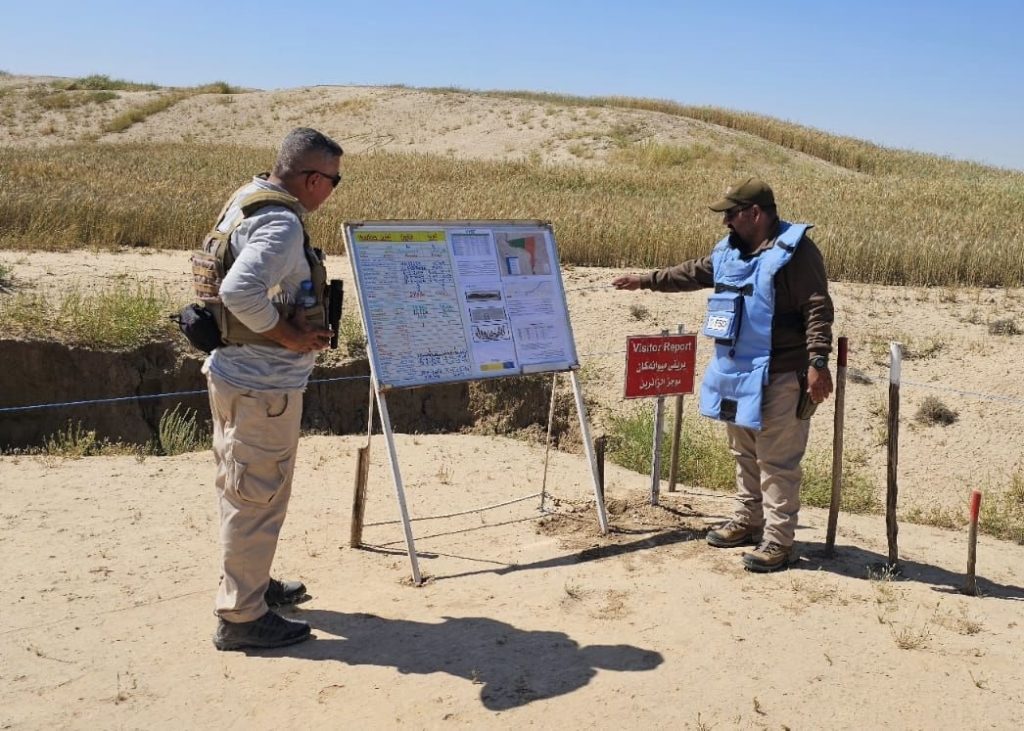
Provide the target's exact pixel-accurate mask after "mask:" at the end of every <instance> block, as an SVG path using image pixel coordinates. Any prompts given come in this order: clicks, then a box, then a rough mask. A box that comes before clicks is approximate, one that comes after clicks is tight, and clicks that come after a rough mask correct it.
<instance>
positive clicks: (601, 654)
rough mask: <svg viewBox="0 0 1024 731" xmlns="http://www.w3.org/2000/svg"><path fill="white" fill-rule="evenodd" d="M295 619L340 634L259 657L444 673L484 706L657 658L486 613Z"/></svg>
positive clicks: (544, 693)
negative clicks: (476, 688) (435, 619)
mask: <svg viewBox="0 0 1024 731" xmlns="http://www.w3.org/2000/svg"><path fill="white" fill-rule="evenodd" d="M299 616H301V618H302V619H303V620H305V621H307V622H309V624H310V626H312V627H313V629H317V630H322V631H323V632H326V633H329V634H332V635H338V636H340V637H343V638H344V639H334V638H330V639H327V638H322V637H321V638H319V639H316V640H315V641H313V642H306V643H303V644H300V645H295V646H293V647H287V648H282V649H280V650H270V651H267V650H261V651H259V652H258V654H260V655H264V654H266V653H268V652H270V653H273V654H275V655H277V654H284V655H289V656H292V657H301V658H304V659H307V660H335V661H338V662H343V663H345V664H347V665H380V666H384V667H393V668H395V669H396V670H398V672H400V673H421V674H429V673H449V674H450V675H455V676H458V677H460V678H465V679H466V680H468V681H470V682H472V683H474V684H477V685H480V686H482V687H481V688H480V700H481V702H482V703H483V705H484V706H485V707H486V708H487V709H488V710H491V711H505V710H508V709H510V708H516V707H519V706H524V705H526V704H527V703H530V702H532V701H536V700H540V699H543V698H552V697H554V696H559V695H564V694H566V693H571V692H572V691H574V690H577V689H579V688H582V687H583V686H585V685H586V684H587V683H589V682H590V679H591V678H593V677H594V676H595V675H597V670H598V669H604V670H617V671H620V672H624V671H638V670H653V669H654V668H656V667H658V666H659V665H660V664H661V663H662V662H663V661H664V658H663V657H662V655H661V654H660V653H658V652H654V651H651V650H643V649H641V648H638V647H633V646H631V645H590V646H587V647H581V646H580V645H579V643H578V642H576V641H575V640H573V639H572V638H570V637H569V636H568V635H567V634H566V633H564V632H552V631H544V630H522V629H519V628H517V627H513V626H512V625H510V624H507V623H505V622H499V621H497V620H493V619H488V618H486V617H445V618H444V621H443V622H440V623H430V622H413V621H410V620H404V619H386V618H384V617H378V616H376V615H373V614H345V613H343V612H334V611H329V610H323V609H313V610H309V611H305V612H301V613H300V615H299Z"/></svg>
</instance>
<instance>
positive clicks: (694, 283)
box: [640, 231, 835, 373]
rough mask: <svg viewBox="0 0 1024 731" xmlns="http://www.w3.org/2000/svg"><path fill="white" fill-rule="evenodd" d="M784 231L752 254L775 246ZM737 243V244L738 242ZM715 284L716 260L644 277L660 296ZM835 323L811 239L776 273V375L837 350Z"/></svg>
mask: <svg viewBox="0 0 1024 731" xmlns="http://www.w3.org/2000/svg"><path fill="white" fill-rule="evenodd" d="M777 236H778V232H777V231H776V233H774V234H773V235H772V236H771V238H769V239H767V240H765V241H764V242H762V243H761V245H760V246H758V247H757V248H756V249H755V250H754V252H753V253H752V254H749V255H748V256H758V255H759V254H760V253H761V252H762V251H765V250H766V249H770V248H771V247H772V246H775V239H776V237H777ZM733 245H735V244H733ZM714 286H715V276H714V271H713V269H712V265H711V257H710V256H705V257H702V258H700V259H691V260H690V261H684V262H683V263H682V264H677V265H676V266H674V267H669V268H667V269H659V270H657V271H654V272H651V273H650V274H646V275H643V276H642V277H641V281H640V287H641V289H651V290H654V291H656V292H692V291H695V290H698V289H703V288H705V287H714ZM834 319H835V315H834V311H833V309H832V298H831V297H829V294H828V278H827V277H826V275H825V261H824V259H822V256H821V251H820V250H819V249H818V247H817V245H815V243H814V242H813V241H812V240H811V239H810V237H808V236H804V237H803V239H801V240H800V244H799V245H798V246H797V247H796V251H795V252H793V258H792V259H790V260H789V263H788V264H786V266H784V267H782V269H780V270H779V271H778V273H777V274H776V275H775V319H774V321H773V323H772V357H771V365H770V366H769V368H768V370H769V371H770V372H771V373H785V372H787V371H801V370H804V369H805V368H807V362H808V359H809V358H810V357H811V356H813V355H828V354H829V353H831V352H832V322H833V320H834Z"/></svg>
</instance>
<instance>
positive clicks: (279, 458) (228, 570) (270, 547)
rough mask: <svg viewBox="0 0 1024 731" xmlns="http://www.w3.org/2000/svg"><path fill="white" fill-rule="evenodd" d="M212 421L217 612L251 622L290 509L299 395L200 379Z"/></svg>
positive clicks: (262, 605) (259, 609) (259, 611)
mask: <svg viewBox="0 0 1024 731" xmlns="http://www.w3.org/2000/svg"><path fill="white" fill-rule="evenodd" d="M206 380H207V383H208V384H209V389H210V411H211V412H212V414H213V454H214V457H215V458H216V461H217V480H216V485H217V502H218V505H219V509H220V543H221V554H222V559H223V577H222V578H221V582H220V589H219V590H218V591H217V603H216V613H217V614H218V615H219V616H220V617H222V618H223V619H225V620H227V621H229V622H250V621H252V620H254V619H258V618H259V617H261V616H263V615H264V614H265V613H266V612H267V604H266V602H265V601H264V599H263V594H264V593H265V592H266V590H267V585H268V584H269V583H270V565H271V563H273V561H274V553H275V551H276V550H277V538H278V535H279V534H280V532H281V526H282V524H283V523H284V517H285V513H286V512H287V510H288V498H289V497H290V496H291V490H292V473H293V472H294V470H295V452H296V449H297V448H298V444H299V426H300V423H301V419H302V391H254V390H247V389H239V388H235V387H234V386H232V385H230V384H228V383H226V382H225V381H223V380H221V379H219V378H217V377H216V376H215V375H213V374H212V373H207V374H206Z"/></svg>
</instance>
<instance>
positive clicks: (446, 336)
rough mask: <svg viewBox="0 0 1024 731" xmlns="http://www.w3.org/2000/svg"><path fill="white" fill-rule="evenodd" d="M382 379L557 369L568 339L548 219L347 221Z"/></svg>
mask: <svg viewBox="0 0 1024 731" xmlns="http://www.w3.org/2000/svg"><path fill="white" fill-rule="evenodd" d="M345 238H346V243H347V245H348V251H349V259H350V261H351V263H352V268H353V272H354V274H355V280H356V289H357V292H358V295H359V304H360V306H361V307H362V311H363V320H364V325H365V326H366V334H367V349H368V351H369V354H370V359H371V363H372V365H373V367H374V372H375V373H376V374H377V380H378V382H379V383H380V386H381V387H382V388H402V387H409V386H421V385H426V384H430V383H444V382H450V381H468V380H476V379H481V378H493V377H498V376H510V375H519V374H524V373H542V372H551V371H565V370H569V369H571V368H575V367H576V366H577V365H578V362H579V361H578V358H577V355H576V345H575V343H574V341H573V336H572V328H571V326H570V324H569V315H568V310H567V307H566V302H565V290H564V289H563V287H562V276H561V272H560V270H559V268H558V253H557V249H556V245H555V237H554V234H553V232H552V230H551V226H550V225H549V224H546V223H543V222H539V221H531V222H518V221H508V222H503V221H469V222H465V221H460V222H458V224H457V225H456V224H455V223H453V222H444V221H436V222H427V221H371V222H364V223H359V224H348V223H347V224H345Z"/></svg>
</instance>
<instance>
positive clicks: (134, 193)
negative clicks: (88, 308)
mask: <svg viewBox="0 0 1024 731" xmlns="http://www.w3.org/2000/svg"><path fill="white" fill-rule="evenodd" d="M177 93H178V92H169V93H168V94H166V95H163V96H161V97H159V98H158V99H160V100H164V99H168V98H171V97H172V96H173V95H174V94H177ZM623 134H626V133H625V132H624V133H623ZM272 161H273V151H272V150H270V149H259V148H249V147H233V146H230V145H216V146H195V145H186V144H177V145H176V144H152V145H145V144H124V145H102V144H89V143H81V144H76V145H71V146H63V147H52V148H49V149H31V150H29V149H16V148H5V149H0V168H2V169H3V170H4V171H5V175H4V177H3V178H2V179H0V210H2V211H3V212H4V216H3V217H2V218H0V247H3V248H25V249H34V248H48V249H70V248H77V247H81V246H98V247H117V246H154V247H161V248H178V249H184V248H191V247H193V246H195V245H196V243H197V242H198V241H199V240H200V238H201V237H202V235H203V233H205V231H206V228H207V227H208V226H209V225H210V222H211V220H212V218H213V216H214V215H215V213H216V211H217V210H218V209H219V207H220V205H221V204H222V202H223V198H224V197H225V195H227V194H228V193H229V192H230V191H231V190H233V189H234V188H235V187H236V186H237V185H238V183H239V181H240V180H244V179H245V178H246V177H247V176H248V175H251V174H252V173H254V172H258V171H260V170H265V169H267V168H268V167H269V166H270V165H271V163H272ZM950 164H951V165H952V163H950ZM345 167H346V173H347V176H346V184H345V187H344V188H343V189H342V190H341V191H339V194H338V195H336V196H334V197H333V198H332V199H330V200H329V201H328V203H327V204H326V205H325V206H324V208H323V210H322V212H320V213H319V214H318V215H317V216H315V217H313V218H312V219H311V233H312V234H313V235H314V237H315V238H316V239H317V240H318V242H320V243H322V245H324V247H325V249H326V250H327V251H328V253H336V252H338V251H340V250H341V248H342V244H341V241H340V237H339V235H338V231H339V229H340V226H341V223H342V222H343V221H346V220H357V219H373V218H457V219H465V218H537V217H543V218H548V219H551V220H552V221H553V222H554V223H555V226H556V230H557V233H558V236H559V248H560V255H561V258H562V260H563V261H565V262H567V263H575V264H581V265H582V264H586V265H596V266H636V267H649V266H662V265H666V264H669V263H673V262H677V261H681V260H683V259H686V258H689V257H694V256H701V255H704V254H706V253H707V251H708V248H709V246H710V244H711V242H713V241H715V240H716V239H717V238H718V237H719V236H720V232H721V231H720V226H719V221H718V220H717V219H716V218H715V217H713V216H710V215H707V216H704V215H700V213H701V211H700V210H699V209H698V210H694V209H693V208H692V207H688V206H685V205H680V201H681V200H691V201H703V200H710V199H712V198H713V197H714V196H715V195H717V194H718V193H719V192H720V188H721V185H722V181H723V180H729V179H731V178H732V177H735V175H736V174H737V171H736V170H734V169H733V168H732V167H731V166H728V165H724V166H722V167H721V168H717V167H716V163H714V162H712V163H709V165H707V166H705V165H704V164H701V165H697V166H689V165H668V166H664V165H654V166H653V167H647V166H645V165H643V164H629V165H610V166H605V167H602V168H597V167H590V168H583V167H574V166H548V165H540V164H537V163H536V162H530V161H521V162H494V161H470V160H458V159H453V158H451V157H448V156H433V155H420V154H411V155H403V154H391V153H388V154H385V153H378V154H372V155H364V156H362V157H352V158H350V159H347V160H346V161H345ZM778 176H779V179H777V180H773V183H774V184H775V186H776V188H777V189H778V190H779V191H780V197H781V196H782V195H784V196H785V201H786V209H787V210H786V211H784V213H788V215H790V216H791V217H792V218H795V219H805V220H806V219H811V220H816V221H817V222H818V223H819V224H820V225H821V228H820V231H821V235H820V236H819V237H818V243H819V244H820V245H821V247H822V249H823V250H824V252H825V257H826V261H827V262H828V266H829V272H830V276H831V278H833V279H844V280H853V281H864V282H878V283H890V284H920V285H945V286H955V285H978V286H991V285H1006V286H1017V285H1021V284H1024V222H1022V221H1021V220H1019V219H1014V218H1011V217H1007V216H1004V215H1001V212H1002V211H1006V210H1012V209H1013V208H1014V207H1015V206H1016V205H1017V203H1018V202H1019V200H1020V198H1021V196H1024V182H1022V181H1024V176H1017V178H1014V177H1013V176H1009V177H1008V178H1007V177H1006V176H1003V175H1001V174H996V173H992V174H991V175H988V176H984V175H982V176H980V177H979V178H978V179H977V180H973V181H965V180H962V179H960V178H957V177H956V176H950V177H948V178H945V179H942V180H939V181H936V180H933V179H918V178H907V179H905V180H901V181H899V183H898V185H896V184H894V181H891V180H878V179H870V178H864V177H857V176H853V177H851V176H843V177H836V178H829V177H827V176H825V177H823V176H822V174H821V173H812V172H809V171H807V170H806V169H803V168H794V170H793V171H792V172H791V173H789V175H788V176H787V175H786V174H785V172H784V169H783V168H779V171H778ZM40 180H46V181H47V186H45V188H42V189H40V186H39V185H38V182H39V181H40ZM41 191H42V192H41ZM911 214H913V215H911ZM609 242H616V243H615V245H609ZM958 242H962V243H958Z"/></svg>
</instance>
